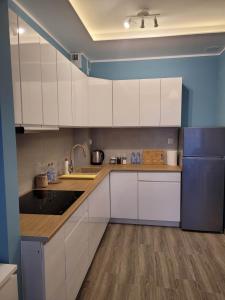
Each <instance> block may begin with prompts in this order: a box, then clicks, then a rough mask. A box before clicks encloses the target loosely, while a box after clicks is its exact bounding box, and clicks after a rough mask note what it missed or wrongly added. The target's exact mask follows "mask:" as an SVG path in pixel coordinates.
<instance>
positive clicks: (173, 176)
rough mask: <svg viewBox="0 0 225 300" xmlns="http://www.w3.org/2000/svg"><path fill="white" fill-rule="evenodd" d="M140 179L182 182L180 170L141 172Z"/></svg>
mask: <svg viewBox="0 0 225 300" xmlns="http://www.w3.org/2000/svg"><path fill="white" fill-rule="evenodd" d="M138 180H140V181H168V182H170V181H174V182H180V180H181V174H180V173H179V172H173V173H172V172H139V173H138Z"/></svg>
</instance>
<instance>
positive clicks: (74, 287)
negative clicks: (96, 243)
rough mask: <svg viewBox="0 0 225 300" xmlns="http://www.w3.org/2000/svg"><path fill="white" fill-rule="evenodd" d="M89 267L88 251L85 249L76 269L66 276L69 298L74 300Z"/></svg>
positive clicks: (68, 299)
mask: <svg viewBox="0 0 225 300" xmlns="http://www.w3.org/2000/svg"><path fill="white" fill-rule="evenodd" d="M88 268H89V260H88V251H87V250H86V251H84V252H83V253H82V255H81V257H80V258H79V262H78V264H77V265H76V269H75V270H74V272H73V273H72V274H71V276H70V277H67V278H66V292H67V300H74V299H75V298H76V296H77V294H78V292H79V290H80V288H81V285H82V283H83V280H84V278H85V276H86V274H87V271H88Z"/></svg>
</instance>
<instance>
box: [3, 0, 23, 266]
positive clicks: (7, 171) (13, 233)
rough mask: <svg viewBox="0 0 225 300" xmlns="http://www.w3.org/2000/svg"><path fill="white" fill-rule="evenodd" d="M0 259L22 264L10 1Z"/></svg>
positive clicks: (5, 46)
mask: <svg viewBox="0 0 225 300" xmlns="http://www.w3.org/2000/svg"><path fill="white" fill-rule="evenodd" d="M0 36H1V43H0V66H1V68H0V262H5V263H19V257H20V251H19V250H20V234H19V201H18V184H17V160H16V136H15V128H14V112H13V91H12V76H11V62H10V43H9V23H8V3H7V0H1V1H0Z"/></svg>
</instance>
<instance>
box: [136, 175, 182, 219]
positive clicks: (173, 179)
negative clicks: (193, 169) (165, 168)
mask: <svg viewBox="0 0 225 300" xmlns="http://www.w3.org/2000/svg"><path fill="white" fill-rule="evenodd" d="M138 180H139V181H138V212H139V219H140V220H150V221H163V222H180V173H139V177H138ZM168 224H169V223H168ZM174 224H175V223H174Z"/></svg>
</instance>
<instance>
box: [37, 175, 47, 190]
mask: <svg viewBox="0 0 225 300" xmlns="http://www.w3.org/2000/svg"><path fill="white" fill-rule="evenodd" d="M35 186H36V188H46V187H47V186H48V177H47V174H39V175H37V176H36V177H35Z"/></svg>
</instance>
